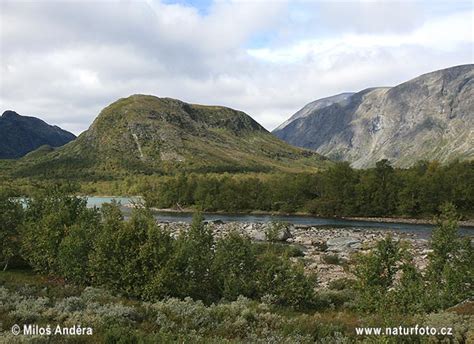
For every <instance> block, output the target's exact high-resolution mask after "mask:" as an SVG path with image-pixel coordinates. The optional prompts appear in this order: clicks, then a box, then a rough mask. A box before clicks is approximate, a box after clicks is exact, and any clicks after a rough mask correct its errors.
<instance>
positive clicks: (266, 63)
mask: <svg viewBox="0 0 474 344" xmlns="http://www.w3.org/2000/svg"><path fill="white" fill-rule="evenodd" d="M473 3H474V2H473V1H456V0H454V1H453V0H450V1H436V0H431V1H410V0H400V1H393V0H391V1H375V0H374V1H368V0H364V1H316V0H314V1H309V0H306V1H286V0H273V1H257V0H243V1H242V0H214V1H213V0H142V1H115V0H101V1H91V0H85V1H84V0H82V1H79V0H77V1H70V0H63V1H60V0H49V1H41V0H37V1H34V0H30V1H21V0H16V1H6V0H0V68H1V74H0V111H2V112H3V111H5V110H7V109H11V110H14V111H16V112H18V113H20V114H22V115H28V116H36V117H40V118H41V119H43V120H45V121H47V122H48V123H50V124H55V125H59V126H60V127H62V128H64V129H66V130H69V131H71V132H73V133H75V134H79V133H81V132H82V131H84V130H86V129H87V128H88V127H89V125H90V124H91V123H92V121H93V120H94V118H95V117H96V116H97V115H98V114H99V112H100V110H101V109H102V108H104V107H105V106H107V105H108V104H110V103H112V102H114V101H115V100H117V99H119V98H123V97H127V96H129V95H132V94H139V93H140V94H152V95H156V96H158V97H172V98H177V99H181V100H183V101H186V102H190V103H198V104H209V105H223V106H228V107H231V108H235V109H238V110H242V111H244V112H246V113H247V114H249V115H250V116H252V117H253V118H254V119H255V120H257V121H258V122H259V123H260V124H262V125H263V126H264V127H266V128H267V129H268V130H272V129H273V128H275V127H277V126H278V125H279V124H281V123H282V122H284V121H285V120H286V119H287V118H288V117H290V116H291V115H292V114H293V113H295V112H296V111H297V110H299V109H300V108H301V107H303V106H304V105H305V104H307V103H309V102H311V101H313V100H316V99H319V98H322V97H326V96H331V95H334V94H338V93H341V92H349V91H360V90H362V89H365V88H368V87H375V86H393V85H396V84H399V83H401V82H404V81H407V80H409V79H412V78H414V77H416V76H418V75H421V74H423V73H427V72H430V71H434V70H437V69H442V68H447V67H451V66H455V65H459V64H467V63H473V62H474V5H473Z"/></svg>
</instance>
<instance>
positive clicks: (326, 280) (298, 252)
mask: <svg viewBox="0 0 474 344" xmlns="http://www.w3.org/2000/svg"><path fill="white" fill-rule="evenodd" d="M158 223H159V226H160V227H162V229H164V230H166V231H169V232H170V233H171V234H172V236H178V235H180V233H182V232H185V231H187V230H189V228H190V224H189V223H187V222H166V221H161V222H160V221H159V222H158ZM207 226H208V227H209V228H210V229H211V231H212V234H213V236H214V237H215V238H216V239H217V238H221V237H223V236H225V235H227V234H229V233H230V232H232V231H236V232H238V233H239V234H241V235H244V236H247V237H249V238H250V239H251V240H252V241H254V242H258V243H265V242H268V241H269V239H270V238H269V237H268V235H267V234H266V233H269V232H272V229H274V228H275V227H273V224H272V223H249V222H227V223H224V222H222V221H220V220H217V221H207ZM278 228H279V229H278V230H277V231H276V232H272V233H273V236H272V238H273V241H277V242H279V243H280V244H282V245H288V246H291V247H292V251H294V252H295V256H294V257H293V258H292V259H293V260H295V261H300V262H301V263H302V264H303V266H304V269H305V271H306V272H307V273H308V274H316V275H317V278H318V285H317V288H318V289H326V288H328V287H329V285H330V284H331V283H332V282H334V281H336V280H338V279H342V278H353V277H354V276H353V275H352V272H351V270H352V269H351V264H352V263H353V257H354V255H356V254H363V253H366V252H369V251H370V250H371V249H372V248H374V247H375V245H376V244H377V242H378V241H380V240H382V239H383V238H385V237H387V236H388V235H390V236H391V237H392V238H394V240H397V241H405V242H407V243H408V246H409V247H410V248H409V249H410V251H411V252H412V254H413V257H414V262H415V264H416V265H417V266H418V267H419V268H420V269H422V270H423V269H424V268H425V267H426V265H427V258H428V253H429V252H431V250H430V249H429V240H427V239H425V238H420V237H419V236H417V235H416V234H413V233H404V232H398V231H391V230H384V229H379V230H378V229H361V228H344V229H341V228H332V227H327V228H321V227H317V226H308V225H288V224H287V225H284V226H278Z"/></svg>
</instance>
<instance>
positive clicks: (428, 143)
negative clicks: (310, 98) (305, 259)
mask: <svg viewBox="0 0 474 344" xmlns="http://www.w3.org/2000/svg"><path fill="white" fill-rule="evenodd" d="M473 77H474V65H462V66H456V67H451V68H447V69H443V70H439V71H435V72H432V73H428V74H424V75H421V76H420V77H417V78H415V79H412V80H410V81H407V82H405V83H402V84H400V85H398V86H395V87H391V88H390V87H384V88H371V89H366V90H363V91H361V92H358V93H355V94H353V95H350V96H349V97H346V98H345V99H343V100H342V101H341V100H338V101H336V102H330V103H329V105H328V106H325V107H316V108H315V109H314V110H312V111H311V112H310V113H306V114H305V115H304V116H296V115H297V114H298V113H299V112H300V111H303V110H304V109H305V108H306V107H305V108H303V109H302V110H300V111H299V112H298V113H297V114H295V116H294V117H296V118H294V119H293V120H290V121H288V122H289V123H286V124H284V125H281V126H280V127H278V128H277V129H275V130H274V131H273V134H275V135H276V136H277V137H279V138H281V139H282V140H284V141H286V142H288V143H290V144H292V145H295V146H299V147H305V148H310V149H314V150H315V151H317V152H318V153H320V154H322V155H325V156H327V157H329V158H332V159H336V160H346V161H350V162H351V163H352V166H354V167H357V168H365V167H373V166H374V165H375V163H376V162H377V161H378V160H381V159H388V160H390V161H391V162H392V163H393V164H394V165H395V166H398V167H408V166H411V165H412V164H413V163H414V162H416V161H417V160H438V161H440V162H443V163H445V162H449V161H452V160H454V159H461V160H468V159H472V158H473V157H474V130H473V129H474V82H473ZM311 104H312V103H310V104H308V105H307V106H310V105H311Z"/></svg>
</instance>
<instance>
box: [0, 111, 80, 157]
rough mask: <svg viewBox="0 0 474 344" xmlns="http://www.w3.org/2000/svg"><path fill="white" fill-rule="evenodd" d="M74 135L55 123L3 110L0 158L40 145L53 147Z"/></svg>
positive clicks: (20, 153)
mask: <svg viewBox="0 0 474 344" xmlns="http://www.w3.org/2000/svg"><path fill="white" fill-rule="evenodd" d="M75 138H76V136H75V135H74V134H72V133H70V132H68V131H66V130H63V129H61V128H59V127H58V126H55V125H49V124H47V123H46V122H44V121H42V120H40V119H38V118H35V117H27V116H20V115H19V114H17V113H16V112H14V111H10V110H8V111H5V112H4V113H3V115H2V116H1V117H0V159H16V158H20V157H22V156H24V155H25V154H27V153H29V152H31V151H33V150H35V149H37V148H39V147H41V146H45V147H43V149H48V148H47V147H49V149H53V147H59V146H62V145H64V144H66V143H68V142H70V141H72V140H74V139H75Z"/></svg>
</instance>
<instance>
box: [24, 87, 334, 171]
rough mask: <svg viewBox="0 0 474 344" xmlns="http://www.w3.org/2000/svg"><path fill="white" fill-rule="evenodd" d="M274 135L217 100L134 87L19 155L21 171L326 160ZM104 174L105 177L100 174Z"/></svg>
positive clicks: (250, 167)
mask: <svg viewBox="0 0 474 344" xmlns="http://www.w3.org/2000/svg"><path fill="white" fill-rule="evenodd" d="M328 163H329V162H328V161H327V159H325V158H323V157H321V156H320V155H318V154H316V153H315V152H312V151H309V150H304V149H300V148H296V147H292V146H290V145H288V144H286V143H285V142H283V141H281V140H279V139H277V138H276V137H274V136H273V135H272V134H270V133H269V132H268V131H267V130H265V129H264V128H263V127H262V126H261V125H260V124H258V123H257V122H255V121H254V120H253V119H252V118H251V117H250V116H248V115H246V114H245V113H243V112H241V111H236V110H232V109H229V108H225V107H220V106H203V105H194V104H187V103H184V102H182V101H179V100H175V99H169V98H158V97H154V96H147V95H133V96H130V97H128V98H123V99H120V100H118V101H116V102H114V103H113V104H111V105H109V106H107V107H106V108H105V109H103V110H102V111H101V113H100V114H99V116H98V117H97V118H96V119H95V121H94V122H93V123H92V125H91V126H90V128H89V129H88V130H87V131H86V132H84V133H82V134H81V135H80V136H79V137H78V138H77V139H76V140H75V141H74V142H71V143H70V144H68V145H66V146H64V147H62V148H60V149H57V150H55V151H54V152H51V153H49V154H35V155H34V156H33V157H31V158H29V157H26V158H25V159H22V162H21V164H20V165H22V166H21V167H20V168H18V169H16V170H17V172H18V175H19V176H33V175H37V174H47V175H50V176H52V171H53V169H54V171H55V172H54V173H55V175H56V177H58V176H59V177H60V176H65V177H66V176H69V177H71V176H76V175H77V176H81V177H84V178H85V177H86V176H87V175H93V176H95V177H98V176H104V175H109V176H117V175H126V174H131V173H133V174H135V173H138V174H155V173H158V174H160V173H174V172H177V171H184V170H185V171H196V172H223V171H229V172H242V171H269V170H281V171H302V170H315V169H317V168H320V167H324V166H327V164H328ZM99 178H100V177H99Z"/></svg>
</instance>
